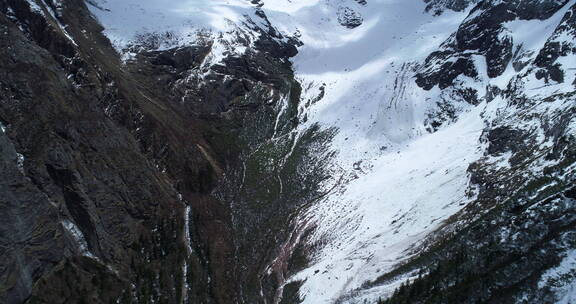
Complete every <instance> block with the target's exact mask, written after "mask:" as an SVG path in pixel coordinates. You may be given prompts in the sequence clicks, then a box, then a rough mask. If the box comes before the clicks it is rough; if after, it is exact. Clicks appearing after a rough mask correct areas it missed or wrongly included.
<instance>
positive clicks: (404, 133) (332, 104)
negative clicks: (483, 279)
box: [264, 1, 485, 303]
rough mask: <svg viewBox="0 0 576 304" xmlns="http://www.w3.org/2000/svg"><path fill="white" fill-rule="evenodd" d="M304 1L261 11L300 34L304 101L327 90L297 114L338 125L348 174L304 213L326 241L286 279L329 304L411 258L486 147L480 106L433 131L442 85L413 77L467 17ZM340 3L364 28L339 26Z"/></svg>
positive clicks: (449, 209)
mask: <svg viewBox="0 0 576 304" xmlns="http://www.w3.org/2000/svg"><path fill="white" fill-rule="evenodd" d="M303 3H304V2H302V1H301V2H297V3H290V4H295V6H296V7H294V6H291V5H286V4H287V3H284V2H283V1H275V2H272V1H269V2H265V5H264V9H265V10H266V12H267V14H268V15H269V16H270V19H271V20H272V23H274V24H281V25H286V24H289V25H291V26H292V28H290V27H285V28H284V30H285V31H286V32H290V31H294V32H296V31H298V32H299V33H300V34H301V40H302V42H303V43H304V46H303V47H302V48H301V49H300V53H299V54H298V55H297V56H296V58H295V59H294V63H295V68H296V72H297V76H298V77H300V79H301V81H302V82H303V86H304V87H308V88H309V90H308V91H307V92H306V93H307V94H308V96H307V98H310V99H311V98H314V97H315V96H314V95H315V94H318V91H317V90H318V88H319V87H321V86H323V87H324V91H325V95H324V97H323V98H322V99H321V100H320V101H319V102H317V103H316V104H314V105H312V106H311V107H310V108H306V109H302V115H306V116H307V117H308V124H313V123H316V122H319V123H320V124H321V125H323V126H325V127H331V126H335V127H337V128H338V129H339V131H340V132H339V134H338V136H337V137H336V138H335V140H334V143H333V148H335V149H336V150H337V151H338V158H337V160H336V162H335V163H337V165H338V166H339V167H340V168H338V169H335V172H334V174H335V176H334V177H335V179H337V178H338V176H339V175H341V174H344V175H345V176H346V177H345V180H347V182H344V183H343V184H342V185H340V187H338V188H337V189H338V191H335V192H334V193H332V194H330V195H329V196H328V198H326V200H325V201H323V202H321V203H319V204H318V205H316V206H315V207H313V208H312V209H311V210H310V211H309V213H308V214H307V217H309V218H312V219H313V221H312V222H314V223H316V224H317V225H318V227H319V228H318V230H317V231H316V235H315V238H316V239H315V241H317V242H319V243H327V245H326V246H325V247H324V248H323V249H322V250H320V251H319V252H317V253H316V255H315V257H314V261H315V262H316V263H315V264H314V265H313V266H312V267H310V268H309V269H307V270H305V271H303V272H301V273H299V274H297V275H296V276H295V277H293V278H292V280H304V281H305V283H304V285H303V287H302V289H301V292H302V294H303V296H304V297H305V303H331V302H333V301H334V300H336V299H337V298H338V297H339V296H342V295H344V294H346V293H347V292H349V291H351V290H353V289H356V288H358V287H360V286H361V285H362V283H364V282H365V281H367V280H371V279H374V278H376V277H378V276H379V275H381V274H383V273H385V272H386V271H389V270H391V268H392V267H393V266H395V265H397V264H398V262H400V261H401V260H402V259H405V258H408V256H407V254H406V253H405V251H406V250H407V249H408V248H410V247H411V246H413V245H414V244H416V243H417V242H418V241H419V240H421V239H422V238H423V237H424V236H425V235H426V233H428V232H430V231H432V230H434V229H435V228H436V227H437V225H439V224H440V223H441V222H442V221H443V220H444V219H446V218H447V217H449V216H450V215H452V214H454V213H455V212H457V211H458V210H460V209H461V208H462V207H463V206H464V205H465V204H466V203H467V202H468V201H469V200H470V199H469V198H467V197H466V195H465V193H466V190H467V188H468V176H467V174H466V170H467V167H468V165H469V164H470V163H471V162H473V161H475V160H476V159H477V158H478V157H479V155H480V153H481V149H480V143H479V140H478V139H479V136H480V133H481V131H482V129H483V122H482V118H481V117H480V116H479V114H480V112H481V111H482V109H483V107H485V105H482V106H479V107H478V108H476V109H474V110H471V111H470V113H468V114H466V117H465V119H462V120H461V121H459V122H458V123H456V124H454V125H452V126H449V127H448V128H446V129H444V130H441V131H440V132H437V133H434V134H428V133H427V132H426V130H425V125H424V120H425V119H426V116H427V113H429V111H430V110H431V107H433V106H434V103H431V102H429V99H433V98H435V97H436V95H438V94H440V92H439V91H438V90H433V91H431V92H426V91H424V90H422V89H421V88H419V87H418V86H417V85H416V84H415V83H414V80H413V77H414V73H415V70H416V68H417V66H418V61H420V60H423V59H425V58H426V56H427V55H428V54H429V53H430V52H431V51H432V50H434V49H436V48H438V46H439V45H440V43H441V42H443V41H444V40H445V39H446V38H447V37H448V36H449V35H450V34H451V33H452V32H453V31H454V30H455V29H456V28H457V26H458V25H459V24H460V23H461V21H462V20H463V19H464V18H465V17H466V13H453V12H451V13H446V14H444V15H442V16H440V17H434V16H432V15H430V14H427V13H425V12H424V10H425V4H424V3H419V2H416V1H414V2H408V3H407V2H405V1H371V2H369V3H368V4H367V5H366V6H362V5H359V4H356V3H354V2H347V3H346V2H341V3H338V2H337V1H332V2H326V1H317V2H315V3H314V4H311V3H310V2H309V1H307V2H306V5H304V4H303ZM282 4H285V5H282ZM299 5H300V6H299ZM341 5H350V6H352V7H353V9H355V10H357V11H358V12H359V13H360V14H362V15H363V17H364V24H363V25H361V26H359V27H357V28H355V29H353V30H350V29H348V28H345V27H343V26H341V25H340V24H338V22H337V20H336V18H334V16H335V14H336V12H337V10H338V7H339V6H341ZM279 27H280V28H281V26H280V25H279ZM324 84H325V85H324ZM305 127H306V126H303V128H305ZM343 172H345V173H343ZM331 187H333V185H327V188H331ZM394 287H395V286H391V287H390V288H391V290H393V288H394ZM379 295H381V294H379Z"/></svg>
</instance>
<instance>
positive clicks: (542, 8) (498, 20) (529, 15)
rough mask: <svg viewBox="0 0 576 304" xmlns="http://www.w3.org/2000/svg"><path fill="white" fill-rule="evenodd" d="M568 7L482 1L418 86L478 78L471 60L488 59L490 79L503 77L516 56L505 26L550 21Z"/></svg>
mask: <svg viewBox="0 0 576 304" xmlns="http://www.w3.org/2000/svg"><path fill="white" fill-rule="evenodd" d="M565 4H566V1H506V2H502V3H498V4H493V3H492V1H482V2H480V3H479V4H478V5H477V6H475V7H474V9H472V11H471V12H470V16H469V17H468V18H467V19H466V20H465V21H464V23H462V25H461V26H460V27H459V29H458V31H457V32H456V33H455V35H453V36H451V37H450V38H449V39H448V40H447V41H446V42H444V43H443V44H442V46H441V48H440V50H439V51H436V52H434V53H432V54H431V55H430V56H429V57H428V58H427V59H426V63H425V65H424V67H423V68H422V71H421V72H420V73H419V74H418V76H417V83H418V85H420V86H421V87H422V88H424V89H426V90H430V89H431V88H433V87H434V86H436V85H439V86H440V88H442V89H443V88H446V87H448V86H451V85H452V84H453V83H454V79H455V78H456V77H457V76H459V75H465V76H468V77H475V76H476V75H477V73H478V71H473V70H475V68H474V63H473V59H472V57H473V56H475V55H482V56H484V57H485V58H486V68H487V70H486V73H487V74H488V76H489V77H491V78H494V77H498V76H500V75H501V74H502V73H503V72H504V70H505V69H506V67H507V66H508V64H509V63H510V61H511V60H512V57H513V52H514V50H513V49H512V48H513V41H512V37H511V36H509V35H508V34H507V33H506V31H505V29H504V27H503V24H504V23H505V22H508V21H512V20H515V19H516V18H519V19H524V20H531V19H547V18H549V17H550V16H551V15H553V14H554V13H555V12H557V11H558V10H559V9H560V8H562V7H563V6H564V5H565Z"/></svg>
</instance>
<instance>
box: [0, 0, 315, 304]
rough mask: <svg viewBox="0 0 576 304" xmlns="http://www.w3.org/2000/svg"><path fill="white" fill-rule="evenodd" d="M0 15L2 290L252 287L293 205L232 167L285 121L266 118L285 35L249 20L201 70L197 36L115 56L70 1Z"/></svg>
mask: <svg viewBox="0 0 576 304" xmlns="http://www.w3.org/2000/svg"><path fill="white" fill-rule="evenodd" d="M0 24H1V25H0V26H1V28H0V29H1V33H0V45H1V46H2V47H1V50H0V62H1V64H0V76H1V77H0V78H1V80H0V90H1V94H0V98H1V103H0V122H1V123H2V132H0V144H1V146H0V152H1V153H0V156H1V159H0V163H1V164H2V165H1V166H2V169H3V170H2V171H1V172H0V176H1V181H2V182H1V184H0V189H1V191H2V199H0V202H1V205H0V206H1V207H0V208H1V209H2V214H3V220H2V221H1V222H0V232H1V234H0V256H1V259H0V260H1V262H0V281H1V282H2V284H1V285H0V298H2V299H3V300H2V302H5V303H22V302H28V303H72V302H73V303H81V302H85V303H112V302H116V301H119V302H122V303H235V302H250V303H254V302H255V301H261V300H262V296H261V295H260V292H261V290H262V287H258V288H256V287H255V286H256V285H259V284H262V283H261V282H260V281H259V280H260V279H261V277H262V273H263V271H264V267H265V266H266V265H267V263H268V262H269V261H270V259H271V258H272V255H273V253H271V252H273V251H274V250H275V248H276V247H278V246H279V244H281V243H283V240H284V238H286V237H287V236H284V234H285V232H283V231H284V230H283V228H282V227H287V226H288V225H289V222H288V221H287V220H286V217H287V214H289V213H290V212H291V211H290V210H292V211H294V210H295V209H296V207H297V204H295V205H294V206H292V205H291V202H289V201H286V200H285V201H283V204H284V205H279V206H277V205H273V206H270V211H269V212H268V213H275V212H277V211H281V212H280V213H278V214H267V215H263V213H262V212H263V211H262V212H261V211H260V210H258V208H260V207H256V206H254V207H249V208H247V209H246V208H244V206H243V204H245V203H247V202H246V201H244V200H246V198H243V199H239V198H238V197H245V196H247V195H251V193H244V192H242V193H241V192H240V191H247V190H240V189H243V188H242V186H239V185H240V183H241V182H240V181H239V177H240V176H241V175H246V174H248V173H246V172H243V170H246V165H245V162H246V161H248V160H249V157H248V156H247V155H249V154H253V153H254V152H255V151H256V147H257V146H259V145H261V144H262V143H265V142H268V141H269V140H270V139H271V137H272V135H273V133H274V134H275V133H280V131H281V130H280V129H274V128H275V127H274V126H275V125H276V126H277V127H278V128H280V127H282V126H285V129H286V130H288V129H289V128H291V126H290V124H292V125H294V124H296V123H297V122H296V121H294V120H293V119H292V118H291V117H292V116H293V115H294V113H293V112H292V113H288V114H286V115H284V116H285V117H282V122H280V124H281V125H278V122H277V121H276V120H277V111H278V108H279V103H280V102H281V100H282V99H283V98H284V96H288V95H290V94H293V95H292V96H293V98H292V99H291V100H290V101H289V102H291V103H292V106H291V107H292V108H294V107H295V106H297V103H298V99H299V91H298V88H299V86H298V84H297V82H296V81H294V79H293V76H292V71H291V68H290V64H289V63H287V61H286V58H287V57H288V56H292V55H294V54H295V50H296V49H295V47H294V46H293V45H291V44H282V43H279V42H277V41H276V40H274V39H273V38H274V37H273V36H270V35H274V33H273V32H271V33H266V32H262V33H261V37H260V38H259V39H258V40H257V41H256V45H257V46H258V48H259V51H258V52H250V53H247V54H246V55H245V56H243V57H241V58H233V57H230V58H226V59H224V62H223V63H222V64H219V65H216V66H213V67H209V68H210V69H211V72H210V75H209V76H207V78H208V79H203V82H202V83H201V80H200V79H198V78H195V77H193V76H191V75H192V74H193V71H194V70H196V69H197V68H198V66H199V65H200V63H201V62H202V61H203V59H204V58H205V56H206V54H207V53H208V52H210V50H211V47H212V42H210V41H209V40H207V41H204V42H203V43H200V44H198V45H197V46H190V47H184V48H175V49H170V50H166V51H147V50H146V49H145V48H142V49H141V50H140V52H139V53H138V55H137V56H136V57H135V58H133V59H132V60H130V61H128V62H126V63H125V64H124V63H122V62H121V61H120V59H119V56H118V54H117V53H116V51H115V50H114V49H113V48H112V47H111V45H110V42H109V41H108V40H107V39H106V38H105V37H104V36H102V34H101V30H102V28H101V27H100V25H98V23H97V22H96V21H95V20H94V19H93V18H92V17H91V15H90V13H89V12H88V10H87V8H86V6H85V3H84V2H83V1H80V0H70V1H63V2H56V1H55V2H52V1H38V2H35V1H20V0H13V1H4V2H2V3H0ZM292 111H294V110H292ZM258 129H262V131H256V132H260V133H259V134H256V133H254V132H253V131H252V130H258ZM286 130H285V131H284V133H286ZM310 136H312V134H310ZM295 140H296V139H293V138H292V139H291V141H288V140H287V141H286V146H288V144H290V146H291V147H292V146H297V144H295V143H294V141H295ZM308 140H311V138H308ZM269 144H270V143H269ZM282 153H285V152H282ZM303 154H305V153H303ZM279 157H280V154H279ZM282 157H283V156H282ZM286 161H288V162H291V163H296V162H298V160H286ZM248 166H250V165H248ZM254 166H260V164H259V163H258V162H257V163H256V164H255V165H254ZM295 170H297V165H295V164H293V165H292V167H291V169H289V170H288V172H287V173H286V174H292V175H293V174H295V173H294V172H295ZM270 175H271V176H272V175H273V178H274V181H271V183H273V184H277V179H276V178H277V174H276V173H274V174H272V173H270ZM278 176H280V175H278ZM254 178H255V179H250V180H249V181H248V182H247V183H254V185H250V186H248V187H251V188H252V189H254V187H256V185H255V184H258V183H259V178H260V177H254ZM271 178H272V177H271ZM287 178H294V177H293V176H289V177H287ZM288 188H289V187H288V186H287V189H288ZM215 191H216V192H215ZM249 191H252V190H249ZM292 191H296V190H292ZM310 193H312V190H311V191H310ZM286 204H287V205H286ZM255 208H256V209H255ZM266 208H267V207H266ZM282 210H284V211H282ZM254 213H258V215H249V214H254ZM4 217H5V220H4ZM262 225H265V227H274V229H280V230H281V231H267V229H268V228H265V229H262ZM266 225H267V226H266ZM260 246H262V247H267V248H269V250H270V251H268V250H267V251H260V250H254V249H253V248H260ZM273 277H274V275H273ZM248 281H250V282H253V283H250V284H254V285H250V284H248V283H246V282H248ZM269 281H270V282H273V281H276V279H275V278H273V279H272V280H269ZM273 284H278V283H273ZM274 292H275V291H274V288H272V289H271V290H270V291H266V296H265V297H268V296H269V297H273V296H274ZM257 298H260V299H259V300H256V299H257Z"/></svg>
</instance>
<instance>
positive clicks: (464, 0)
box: [424, 0, 479, 15]
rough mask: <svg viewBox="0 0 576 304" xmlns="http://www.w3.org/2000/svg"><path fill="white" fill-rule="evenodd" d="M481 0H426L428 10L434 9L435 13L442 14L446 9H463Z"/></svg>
mask: <svg viewBox="0 0 576 304" xmlns="http://www.w3.org/2000/svg"><path fill="white" fill-rule="evenodd" d="M478 1H479V0H424V2H426V3H427V6H426V11H427V12H430V11H432V12H433V13H434V14H435V15H440V14H442V12H444V10H445V9H451V10H454V11H463V10H464V9H466V8H467V7H469V6H470V5H472V4H474V3H477V2H478Z"/></svg>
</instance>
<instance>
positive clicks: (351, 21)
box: [336, 6, 364, 29]
mask: <svg viewBox="0 0 576 304" xmlns="http://www.w3.org/2000/svg"><path fill="white" fill-rule="evenodd" d="M336 14H337V17H338V23H340V25H342V26H345V27H347V28H349V29H353V28H356V27H359V26H360V25H362V22H364V18H362V15H360V13H358V12H356V11H354V10H353V9H351V8H349V7H345V6H341V7H339V8H338V12H337V13H336Z"/></svg>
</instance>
